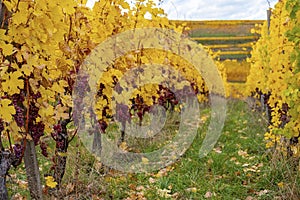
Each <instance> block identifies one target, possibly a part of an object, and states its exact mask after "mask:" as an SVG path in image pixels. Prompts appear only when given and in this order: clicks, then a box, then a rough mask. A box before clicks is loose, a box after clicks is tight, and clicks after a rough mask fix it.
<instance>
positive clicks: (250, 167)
mask: <svg viewBox="0 0 300 200" xmlns="http://www.w3.org/2000/svg"><path fill="white" fill-rule="evenodd" d="M209 114H210V110H209V108H208V107H201V117H202V118H203V119H205V118H207V116H209ZM176 121H178V118H177V117H176V116H175V117H174V116H173V117H171V118H169V120H168V123H166V127H167V128H165V129H166V130H164V134H163V135H158V136H157V138H156V139H153V140H152V141H151V142H146V141H142V140H140V141H137V140H136V139H135V140H133V139H130V138H127V140H126V141H127V146H128V148H131V149H132V150H134V151H140V150H142V149H144V148H146V149H147V150H146V151H151V150H152V149H155V148H156V147H158V146H159V145H161V142H160V141H161V140H162V138H163V139H167V138H172V137H173V136H174V131H173V129H174V127H176V126H171V125H172V122H174V123H175V122H176ZM174 123H173V124H174ZM208 123H209V117H208V118H207V120H206V122H205V123H203V124H202V126H201V127H200V128H199V129H198V134H197V136H196V138H195V140H194V142H193V143H192V145H191V147H190V148H189V149H188V150H187V151H186V153H185V154H184V155H183V156H182V157H181V158H180V159H179V160H178V161H177V162H176V163H174V164H172V165H171V166H168V167H166V168H164V169H161V170H158V171H155V172H151V173H141V174H126V173H121V172H118V171H115V170H113V169H110V168H108V167H105V166H103V165H102V164H101V163H100V162H98V161H97V160H96V159H95V158H94V157H93V156H92V155H91V154H89V153H88V152H87V151H86V150H85V149H84V147H82V146H81V144H80V141H79V140H77V139H75V140H74V141H73V142H72V143H71V146H70V148H69V154H68V156H69V159H68V166H67V167H68V168H67V171H66V175H65V177H64V187H63V189H62V192H61V196H62V197H65V198H73V199H143V198H145V199H159V200H160V199H161V200H163V199H196V200H197V199H206V197H209V196H211V197H210V198H209V199H220V200H221V199H225V200H226V199H228V200H231V199H246V198H247V197H248V198H250V197H253V198H255V199H270V200H271V199H276V198H277V199H285V198H284V197H285V195H286V192H287V191H286V190H284V189H283V188H279V187H278V183H280V182H283V183H285V184H286V185H289V188H291V185H296V186H299V185H300V183H299V173H298V174H296V175H295V174H293V173H292V172H291V170H290V173H287V172H286V169H290V168H289V164H288V163H287V162H285V161H284V160H280V159H278V160H276V161H274V160H271V158H274V157H272V156H271V155H270V154H269V153H267V152H266V149H265V147H264V146H265V145H264V142H263V134H264V132H265V131H266V124H265V120H264V117H263V116H261V114H260V113H257V112H254V111H252V110H251V109H250V108H249V107H248V105H247V103H245V102H243V101H240V100H230V101H229V103H228V113H227V117H226V122H225V126H224V129H223V132H222V135H221V137H220V139H219V140H218V143H217V144H216V146H215V148H214V150H213V151H211V152H210V153H209V154H208V156H207V157H204V158H199V149H200V147H201V143H202V141H203V138H204V137H205V134H206V130H207V126H208ZM168 126H169V128H168ZM110 130H111V131H114V130H115V127H111V129H110ZM164 135H165V136H164ZM40 161H41V163H42V165H46V164H45V163H46V162H49V161H47V160H46V159H44V158H41V159H40ZM47 166H48V165H47ZM43 173H46V172H43ZM11 174H14V177H13V178H11V179H9V181H8V182H9V187H11V190H10V194H11V195H15V194H16V193H20V194H21V195H22V196H27V197H28V191H27V190H26V189H22V188H21V187H20V185H18V184H17V183H16V181H15V180H17V179H18V180H25V178H26V177H25V174H24V171H22V168H19V169H16V170H11ZM291 174H292V175H293V176H294V177H298V178H295V179H294V180H293V181H294V182H289V181H291V179H290V176H291ZM297 184H298V185H297ZM287 189H288V188H287ZM205 196H206V197H205ZM48 197H49V196H48ZM49 198H50V197H49Z"/></svg>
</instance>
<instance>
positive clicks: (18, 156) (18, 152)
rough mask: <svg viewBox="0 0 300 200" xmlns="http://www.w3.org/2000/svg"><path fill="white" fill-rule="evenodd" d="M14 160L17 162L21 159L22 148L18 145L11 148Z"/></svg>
mask: <svg viewBox="0 0 300 200" xmlns="http://www.w3.org/2000/svg"><path fill="white" fill-rule="evenodd" d="M13 149H14V155H15V158H16V159H18V160H21V159H22V156H23V146H22V145H20V144H15V145H14V146H13Z"/></svg>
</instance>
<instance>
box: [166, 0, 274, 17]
mask: <svg viewBox="0 0 300 200" xmlns="http://www.w3.org/2000/svg"><path fill="white" fill-rule="evenodd" d="M276 2H277V0H270V3H271V6H272V7H273V6H274V4H275V3H276ZM160 7H162V8H163V9H164V10H165V12H166V13H167V14H168V17H169V18H170V19H181V20H221V19H224V20H226V19H266V16H267V14H266V10H267V9H268V8H269V5H268V2H267V0H252V1H251V0H165V1H163V3H162V4H161V6H160Z"/></svg>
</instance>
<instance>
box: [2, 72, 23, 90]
mask: <svg viewBox="0 0 300 200" xmlns="http://www.w3.org/2000/svg"><path fill="white" fill-rule="evenodd" d="M21 76H22V73H21V72H20V71H15V72H13V73H11V74H10V75H9V78H8V79H6V80H5V82H2V88H3V90H4V91H7V93H8V94H9V95H13V94H16V93H19V91H20V89H23V88H24V82H23V81H22V80H21V79H19V78H20V77H21Z"/></svg>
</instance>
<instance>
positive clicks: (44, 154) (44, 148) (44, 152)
mask: <svg viewBox="0 0 300 200" xmlns="http://www.w3.org/2000/svg"><path fill="white" fill-rule="evenodd" d="M40 148H41V150H42V154H43V156H45V157H48V151H47V144H46V143H45V142H40Z"/></svg>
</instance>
